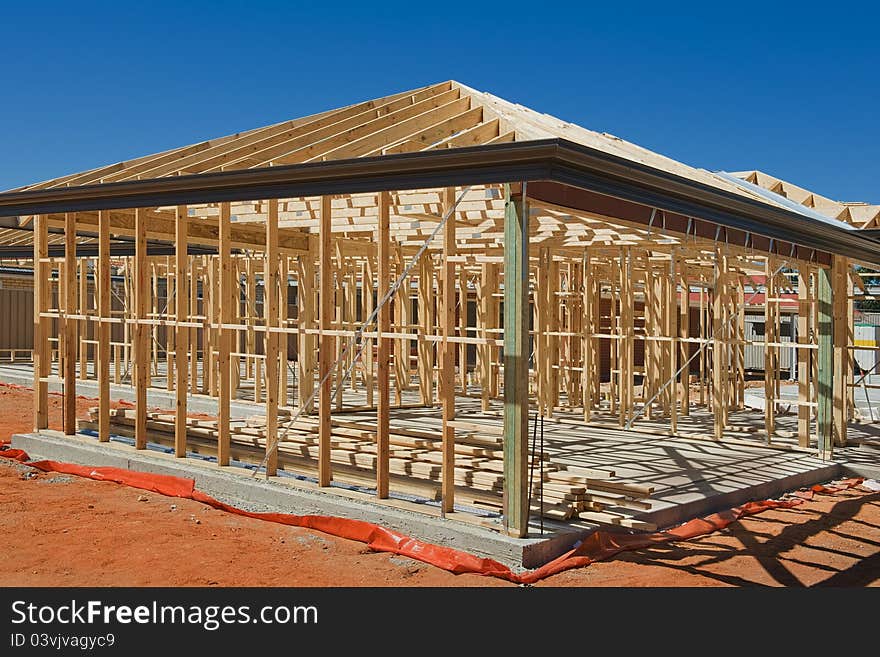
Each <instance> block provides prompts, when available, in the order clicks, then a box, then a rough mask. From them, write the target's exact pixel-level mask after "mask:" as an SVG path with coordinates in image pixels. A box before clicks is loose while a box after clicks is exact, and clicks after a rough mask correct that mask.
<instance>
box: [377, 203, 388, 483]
mask: <svg viewBox="0 0 880 657" xmlns="http://www.w3.org/2000/svg"><path fill="white" fill-rule="evenodd" d="M390 213H391V195H390V194H389V193H388V192H380V193H379V217H378V234H377V241H378V246H379V257H378V265H379V285H378V292H377V297H378V300H379V302H381V300H382V299H384V298H385V295H386V294H388V289H389V286H390V283H391V229H390ZM378 321H379V325H378V334H379V336H380V337H379V338H378V339H377V342H378V359H379V363H378V372H377V375H376V378H377V385H378V399H377V402H376V403H377V408H376V450H377V458H376V495H377V496H378V497H380V498H383V499H384V498H386V497H388V480H389V472H390V471H389V457H390V447H389V445H390V437H389V432H390V424H389V423H390V405H391V382H390V374H391V373H390V359H391V348H392V341H391V339H390V338H386V337H384V336H383V333H388V332H390V331H391V300H390V299H389V300H388V302H386V303H385V304H384V305H382V306H381V307H380V308H379V317H378Z"/></svg>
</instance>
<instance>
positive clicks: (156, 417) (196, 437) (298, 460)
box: [78, 407, 654, 530]
mask: <svg viewBox="0 0 880 657" xmlns="http://www.w3.org/2000/svg"><path fill="white" fill-rule="evenodd" d="M97 414H98V409H97V408H96V407H95V408H91V409H89V419H88V420H80V421H79V423H78V424H79V428H80V429H93V430H97V428H98V422H97V421H98V417H97ZM174 419H175V418H174V413H173V412H149V413H148V414H147V439H148V440H149V441H151V442H155V443H159V444H164V445H171V444H173V442H174ZM134 420H135V411H134V410H133V409H123V408H120V409H113V410H111V411H110V431H111V432H112V433H114V434H117V435H120V436H133V435H134ZM458 424H460V425H462V426H460V427H459V430H458V431H457V432H456V444H455V454H456V467H455V484H456V486H457V487H458V488H459V489H460V492H457V493H456V499H457V501H460V502H462V503H465V504H467V503H470V504H474V505H477V506H480V507H483V508H488V509H492V510H496V511H500V510H501V499H500V493H501V491H502V489H503V480H504V460H503V458H504V454H503V445H502V441H501V437H500V436H498V435H493V434H494V433H495V432H496V431H497V428H496V427H494V426H491V425H477V424H473V423H471V424H469V427H468V428H467V429H466V428H465V427H464V426H463V425H464V424H465V423H464V422H459V423H458ZM484 427H485V431H484V430H483V428H484ZM230 431H231V434H232V456H233V458H235V459H238V460H242V461H250V462H259V461H260V460H261V459H262V457H263V455H264V453H265V448H266V442H265V438H266V430H265V418H263V417H260V416H253V417H250V418H248V419H246V420H241V421H237V422H233V424H232V426H231V428H230ZM279 437H280V438H281V442H280V444H279V450H278V451H279V467H281V468H287V469H291V470H293V471H296V472H300V473H311V471H312V470H313V469H314V465H315V464H316V463H317V459H318V421H317V419H315V418H312V417H301V418H299V419H297V421H296V422H290V421H289V419H285V417H280V418H279ZM216 442H217V422H216V420H204V419H196V418H189V419H188V420H187V447H188V449H190V450H191V451H194V452H198V453H202V454H209V455H213V454H214V453H216ZM375 443H376V431H375V427H371V426H370V425H369V424H366V423H364V422H355V421H350V420H344V419H333V420H332V434H331V442H330V460H331V462H332V463H333V465H334V470H337V471H338V472H339V474H342V473H345V477H346V479H347V480H349V481H351V482H352V483H356V484H367V485H370V484H371V483H374V482H373V478H372V477H370V476H369V475H370V474H372V473H373V472H375V469H376V458H377V457H376V444H375ZM390 443H391V450H390V452H391V456H390V459H389V466H390V470H391V474H392V475H396V476H397V477H398V478H400V479H402V478H409V479H410V480H425V481H426V482H428V483H430V484H431V485H430V486H428V488H427V489H426V488H425V487H424V486H417V487H415V488H413V489H412V491H411V492H414V493H417V494H419V495H423V496H424V495H427V496H428V497H429V499H439V487H437V486H436V485H435V484H438V483H439V482H440V478H441V465H442V462H443V457H442V452H441V446H442V441H441V438H440V437H439V436H438V435H437V434H435V433H431V432H428V431H419V430H414V429H402V428H397V427H392V429H391V435H390ZM530 466H533V467H532V482H533V490H532V503H533V506H532V512H533V513H535V514H538V513H543V515H544V516H545V517H547V518H551V519H554V520H563V521H564V520H571V519H581V520H586V521H589V522H595V523H606V524H614V525H619V526H623V527H629V528H633V529H646V530H648V529H654V527H653V526H652V525H650V523H645V522H642V521H639V520H636V519H634V518H632V517H631V514H630V512H631V511H641V510H644V509H649V508H650V503H649V502H646V501H645V498H647V497H649V496H650V494H651V492H653V489H652V488H650V487H645V486H638V485H635V484H629V483H626V482H621V481H614V480H613V479H612V478H613V477H614V472H613V471H609V470H601V469H593V468H580V467H574V466H569V465H567V464H563V463H559V462H557V461H554V460H553V459H551V458H550V457H549V456H548V455H544V459H543V461H538V460H535V462H533V463H531V464H530ZM542 473H543V474H542ZM400 479H399V480H400ZM395 488H399V487H398V486H395ZM542 496H543V507H541V506H540V500H541V499H542Z"/></svg>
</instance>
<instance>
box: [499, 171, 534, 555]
mask: <svg viewBox="0 0 880 657" xmlns="http://www.w3.org/2000/svg"><path fill="white" fill-rule="evenodd" d="M504 194H505V214H504V522H505V527H506V530H507V532H508V533H509V534H511V535H513V536H520V537H524V536H526V535H527V534H528V531H529V527H528V525H529V507H528V480H527V471H526V469H527V464H528V446H529V445H528V434H529V364H528V356H529V351H528V348H529V211H528V204H527V202H526V199H525V197H524V195H523V194H522V192H518V193H513V192H511V189H510V186H509V185H505V186H504Z"/></svg>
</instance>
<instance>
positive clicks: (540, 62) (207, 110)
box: [0, 0, 880, 203]
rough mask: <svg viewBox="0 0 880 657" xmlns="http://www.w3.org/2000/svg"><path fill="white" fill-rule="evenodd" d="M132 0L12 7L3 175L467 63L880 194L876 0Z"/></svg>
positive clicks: (1, 143)
mask: <svg viewBox="0 0 880 657" xmlns="http://www.w3.org/2000/svg"><path fill="white" fill-rule="evenodd" d="M120 4H125V5H126V6H118V5H117V4H116V3H90V2H76V3H53V2H47V3H40V4H37V3H14V4H13V3H8V4H6V5H5V6H4V8H3V12H2V20H3V22H4V23H5V27H6V29H4V30H3V31H2V36H0V80H2V84H3V89H4V91H5V93H4V94H3V96H2V100H0V189H8V188H11V187H14V186H18V185H23V184H27V183H30V182H35V181H37V180H43V179H46V178H51V177H55V176H59V175H63V174H65V173H69V172H73V171H79V170H84V169H87V168H91V167H95V166H99V165H102V164H107V163H111V162H116V161H119V160H123V159H126V158H130V157H136V156H139V155H144V154H148V153H153V152H157V151H160V150H164V149H167V148H171V147H175V146H180V145H184V144H188V143H193V142H197V141H201V140H204V139H208V138H211V137H218V136H221V135H225V134H229V133H233V132H237V131H239V130H245V129H249V128H253V127H258V126H261V125H266V124H269V123H273V122H277V121H281V120H284V119H288V118H295V117H298V116H302V115H306V114H310V113H314V112H317V111H321V110H324V109H330V108H333V107H337V106H341V105H345V104H350V103H353V102H357V101H360V100H366V99H368V98H374V97H377V96H382V95H386V94H389V93H392V92H395V91H400V90H405V89H410V88H414V87H419V86H423V85H425V84H429V83H432V82H438V81H441V80H446V79H450V78H451V79H457V80H460V81H461V82H464V83H465V84H468V85H470V86H472V87H476V88H477V89H480V90H484V91H490V92H492V93H494V94H496V95H499V96H502V97H504V98H507V99H508V100H512V101H516V102H520V103H523V104H525V105H528V106H530V107H532V108H533V109H536V110H538V111H542V112H547V113H549V114H553V115H556V116H558V117H560V118H563V119H566V120H569V121H573V122H575V123H579V124H581V125H583V126H585V127H588V128H591V129H593V130H599V131H606V132H611V133H613V134H616V135H618V136H620V137H623V138H625V139H628V140H630V141H634V142H636V143H638V144H640V145H642V146H645V147H647V148H650V149H652V150H656V151H658V152H660V153H663V154H665V155H668V156H670V157H673V158H676V159H678V160H681V161H683V162H686V163H688V164H691V165H694V166H700V167H704V168H707V169H725V170H729V171H734V170H740V169H753V168H759V169H762V170H764V171H766V172H768V173H771V174H774V175H777V176H779V177H781V178H785V179H787V180H790V181H791V182H794V183H797V184H800V185H802V186H804V187H807V188H809V189H812V190H813V191H816V192H819V193H822V194H825V195H827V196H830V197H832V198H835V199H839V200H847V201H868V202H873V203H880V157H878V153H880V127H878V120H877V119H878V107H880V102H878V101H880V84H878V82H880V73H878V71H880V54H878V49H877V47H876V44H877V40H876V25H877V20H878V15H877V11H876V10H874V9H872V8H871V7H870V5H869V4H868V3H865V4H864V5H856V4H850V3H846V2H837V3H825V8H824V9H823V10H822V11H818V10H814V9H812V8H810V7H809V5H808V3H783V2H778V3H776V2H774V3H751V6H750V5H749V3H717V2H712V3H709V2H700V3H678V4H677V5H676V6H675V7H674V8H672V9H670V8H669V7H668V6H667V5H669V4H673V3H656V2H651V3H646V4H644V5H641V4H639V3H625V2H616V3H605V2H603V3H596V5H595V6H594V3H592V2H580V3H552V2H543V3H540V2H534V1H533V2H529V3H521V4H520V3H517V2H514V1H511V2H504V3H493V2H490V1H485V2H454V1H450V2H442V3H440V2H436V3H430V2H415V1H410V2H395V1H394V0H386V1H384V2H381V3H378V2H377V3H372V2H369V3H367V2H358V3H351V4H350V5H349V4H348V3H344V2H339V3H293V2H261V1H259V0H253V1H251V2H247V3H242V2H223V1H222V0H220V1H215V2H200V1H192V2H185V3H184V2H172V3H166V2H161V1H159V2H145V3H137V4H134V3H131V4H128V3H120ZM178 5H185V6H178ZM327 7H332V9H328V8H327Z"/></svg>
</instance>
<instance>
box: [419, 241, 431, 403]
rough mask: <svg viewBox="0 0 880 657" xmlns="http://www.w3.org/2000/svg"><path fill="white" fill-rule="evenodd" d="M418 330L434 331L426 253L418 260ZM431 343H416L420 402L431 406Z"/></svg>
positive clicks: (424, 331) (429, 266)
mask: <svg viewBox="0 0 880 657" xmlns="http://www.w3.org/2000/svg"><path fill="white" fill-rule="evenodd" d="M418 308H419V331H420V332H421V334H422V335H423V336H424V335H428V334H431V333H433V332H434V313H433V308H434V266H433V264H432V262H431V256H430V255H429V254H427V253H425V254H424V255H422V259H421V261H420V262H419V286H418ZM432 349H433V347H432V345H431V344H430V343H429V342H428V341H427V340H419V344H418V359H419V360H418V370H419V391H420V392H421V395H422V404H424V405H425V406H432V405H433V403H434V361H433V358H432Z"/></svg>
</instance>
